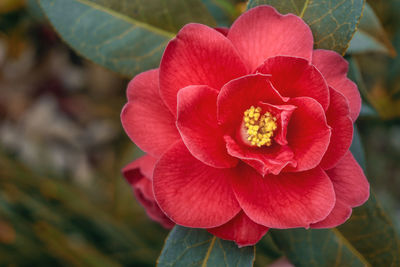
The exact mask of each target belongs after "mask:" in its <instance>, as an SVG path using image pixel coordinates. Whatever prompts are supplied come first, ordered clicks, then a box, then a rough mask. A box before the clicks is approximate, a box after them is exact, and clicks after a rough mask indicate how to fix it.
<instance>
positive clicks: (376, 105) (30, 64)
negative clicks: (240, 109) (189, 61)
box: [0, 0, 400, 266]
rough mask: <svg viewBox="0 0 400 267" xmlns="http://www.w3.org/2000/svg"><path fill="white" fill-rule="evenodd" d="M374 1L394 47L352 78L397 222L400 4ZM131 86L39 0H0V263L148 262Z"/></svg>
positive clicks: (354, 70)
mask: <svg viewBox="0 0 400 267" xmlns="http://www.w3.org/2000/svg"><path fill="white" fill-rule="evenodd" d="M370 5H371V7H372V8H373V9H374V11H375V12H376V14H377V16H378V17H379V19H380V20H381V22H382V25H383V28H384V29H385V30H386V32H387V36H388V39H389V40H390V42H391V43H392V44H393V46H392V45H390V43H387V44H386V49H385V51H383V52H379V51H377V52H371V51H364V52H363V53H358V54H352V55H351V57H350V56H349V57H348V59H349V61H350V76H351V78H352V79H353V80H355V81H356V82H357V84H358V85H359V88H360V91H361V93H362V96H363V99H364V106H363V110H362V113H361V117H360V118H359V119H358V121H357V127H358V129H359V131H360V139H361V142H362V144H363V146H364V149H365V154H366V159H365V166H366V169H367V173H368V178H369V180H370V181H371V184H372V187H373V188H374V190H375V192H376V193H377V195H378V198H379V199H380V201H381V202H382V203H381V204H382V205H383V206H384V208H385V209H387V211H388V214H390V215H391V216H392V217H393V219H394V221H395V222H397V227H399V224H398V222H399V221H400V164H399V162H400V119H399V118H400V57H396V52H395V51H396V50H397V51H398V52H400V20H399V19H398V14H400V1H398V0H385V1H383V0H380V1H371V2H370ZM238 8H239V7H238ZM127 82H128V80H127V79H124V78H122V77H119V76H118V75H116V74H114V73H112V72H110V71H108V70H106V69H104V68H102V67H100V66H97V65H95V64H94V63H91V62H89V61H87V60H85V59H83V58H82V57H80V56H79V55H77V54H76V53H75V52H74V51H72V50H71V49H70V48H69V47H68V46H67V45H66V44H64V43H63V42H62V40H60V38H59V37H58V35H57V34H56V33H55V32H54V30H53V29H52V27H51V26H50V25H49V23H48V22H47V21H46V19H45V18H44V17H43V15H42V13H41V10H40V8H39V7H38V6H37V4H36V2H35V1H34V0H32V1H31V0H29V1H28V0H26V1H23V0H0V266H154V265H155V261H156V259H157V257H158V255H159V252H160V250H161V247H162V245H163V243H164V239H165V237H166V235H167V234H168V231H167V230H165V229H163V228H162V227H160V226H158V225H157V224H156V223H153V222H152V221H150V219H148V218H147V216H146V214H145V212H144V210H143V209H142V208H141V207H140V205H139V204H138V203H137V202H136V200H135V199H134V197H133V195H132V192H131V189H130V187H129V185H128V184H127V183H126V182H125V181H124V179H123V178H122V176H121V173H120V169H121V167H123V166H124V165H125V164H127V163H128V162H130V161H131V160H132V159H133V158H137V157H139V156H140V155H141V152H140V151H139V150H138V149H136V148H135V146H134V145H133V144H132V142H131V141H130V140H129V138H128V137H127V136H126V135H125V133H124V132H123V129H122V127H121V124H120V119H119V114H120V111H121V108H122V106H123V104H124V103H125V101H126V100H125V88H126V84H127ZM399 229H400V228H399ZM262 249H263V248H262V246H261V249H260V250H259V249H257V253H261V254H262ZM270 260H271V259H269V258H266V257H264V256H262V255H260V257H257V260H256V265H257V266H265V264H268V263H269V262H270Z"/></svg>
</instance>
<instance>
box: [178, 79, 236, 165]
mask: <svg viewBox="0 0 400 267" xmlns="http://www.w3.org/2000/svg"><path fill="white" fill-rule="evenodd" d="M217 95H218V91H217V90H215V89H212V88H210V87H208V86H206V85H197V86H196V85H194V86H188V87H185V88H184V89H182V90H180V91H179V93H178V118H177V124H176V125H177V127H178V129H179V132H180V134H181V136H182V140H183V142H184V143H185V145H186V147H187V148H188V149H189V151H190V152H191V153H192V155H193V156H194V157H195V158H197V159H198V160H200V161H202V162H204V163H205V164H207V165H210V166H213V167H216V168H229V167H233V166H235V165H236V163H237V161H238V160H237V159H235V158H233V157H231V156H230V155H229V154H228V153H227V151H226V146H225V142H224V139H223V134H224V131H223V129H222V128H221V127H220V126H219V125H218V123H217Z"/></svg>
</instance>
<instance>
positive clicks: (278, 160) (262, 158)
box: [224, 135, 296, 176]
mask: <svg viewBox="0 0 400 267" xmlns="http://www.w3.org/2000/svg"><path fill="white" fill-rule="evenodd" d="M224 139H225V142H226V148H227V149H228V153H229V154H230V155H232V156H234V157H237V158H239V159H241V160H242V161H244V162H246V163H247V164H248V165H250V166H251V167H253V168H254V169H256V170H257V171H258V173H260V174H261V175H262V176H265V175H266V174H269V173H272V174H275V175H276V174H279V173H280V172H281V171H282V169H283V168H285V167H286V166H288V165H289V166H292V167H296V161H295V160H293V155H294V154H293V151H292V150H291V149H290V148H289V147H288V146H279V145H275V146H273V147H267V148H258V147H257V148H250V147H247V146H244V145H241V144H240V143H237V142H236V141H235V140H234V139H233V138H232V137H231V136H229V135H225V136H224Z"/></svg>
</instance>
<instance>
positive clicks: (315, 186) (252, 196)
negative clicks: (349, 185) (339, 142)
mask: <svg viewBox="0 0 400 267" xmlns="http://www.w3.org/2000/svg"><path fill="white" fill-rule="evenodd" d="M243 166H245V165H240V166H238V167H237V168H238V170H237V171H238V175H237V176H236V177H235V180H234V183H233V188H234V191H235V194H236V198H237V200H238V201H239V203H240V206H241V207H242V209H243V210H244V212H245V213H246V214H247V216H249V217H250V219H251V220H253V221H254V222H256V223H258V224H262V225H264V226H267V227H270V228H280V229H286V228H293V227H309V225H310V224H311V223H315V222H318V221H321V220H323V219H325V218H326V217H327V216H328V214H329V213H330V212H331V210H332V209H333V206H334V204H335V192H334V189H333V185H332V182H331V181H330V179H329V177H328V176H327V175H326V174H325V172H324V171H323V170H322V169H321V168H315V169H313V170H310V171H307V172H298V173H283V174H280V175H276V176H275V175H267V176H265V177H262V176H261V175H259V174H258V173H257V172H255V171H254V170H253V169H251V168H249V167H247V166H245V167H243Z"/></svg>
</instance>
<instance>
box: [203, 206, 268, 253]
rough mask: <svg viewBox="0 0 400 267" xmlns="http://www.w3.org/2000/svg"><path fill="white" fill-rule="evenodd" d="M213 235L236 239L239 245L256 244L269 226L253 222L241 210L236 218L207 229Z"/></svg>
mask: <svg viewBox="0 0 400 267" xmlns="http://www.w3.org/2000/svg"><path fill="white" fill-rule="evenodd" d="M207 231H209V232H210V233H212V234H213V235H216V236H218V237H219V238H222V239H227V240H231V241H235V242H236V244H238V245H239V247H244V246H252V245H254V244H256V243H257V242H258V241H260V239H261V238H262V237H263V236H264V235H265V233H266V232H267V231H268V228H267V227H265V226H263V225H260V224H257V223H255V222H253V221H252V220H251V219H250V218H249V217H247V215H246V214H245V213H244V212H243V211H241V212H239V214H238V215H236V217H235V218H233V219H232V220H230V221H229V222H227V223H226V224H224V225H221V226H219V227H216V228H210V229H207Z"/></svg>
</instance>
